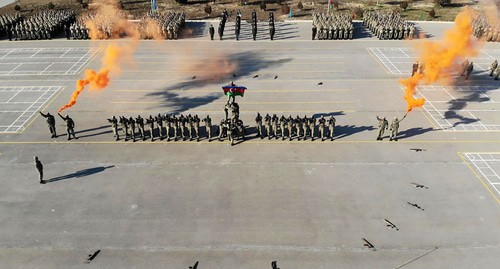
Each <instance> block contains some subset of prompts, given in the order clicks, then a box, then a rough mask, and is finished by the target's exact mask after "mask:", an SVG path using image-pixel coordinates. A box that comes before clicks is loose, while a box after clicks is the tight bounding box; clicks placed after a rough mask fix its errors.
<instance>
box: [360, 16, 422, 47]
mask: <svg viewBox="0 0 500 269" xmlns="http://www.w3.org/2000/svg"><path fill="white" fill-rule="evenodd" d="M363 25H365V26H367V27H368V29H370V31H371V32H372V33H373V34H374V35H376V36H377V37H378V39H380V40H387V39H399V40H401V39H412V38H413V37H414V36H415V24H414V23H412V22H408V21H406V20H405V19H403V17H401V14H400V13H399V12H384V11H366V12H365V13H363Z"/></svg>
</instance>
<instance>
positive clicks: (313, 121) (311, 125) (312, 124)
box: [309, 116, 316, 141]
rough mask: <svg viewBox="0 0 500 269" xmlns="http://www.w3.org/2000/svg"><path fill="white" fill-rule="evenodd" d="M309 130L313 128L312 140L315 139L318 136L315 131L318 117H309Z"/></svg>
mask: <svg viewBox="0 0 500 269" xmlns="http://www.w3.org/2000/svg"><path fill="white" fill-rule="evenodd" d="M309 130H311V141H314V137H315V136H316V135H315V132H316V119H315V118H314V116H312V117H311V118H310V119H309Z"/></svg>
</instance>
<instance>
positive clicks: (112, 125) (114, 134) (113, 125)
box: [108, 116, 120, 141]
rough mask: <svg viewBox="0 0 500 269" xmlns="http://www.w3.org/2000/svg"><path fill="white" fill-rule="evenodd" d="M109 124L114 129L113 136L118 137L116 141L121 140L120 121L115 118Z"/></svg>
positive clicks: (109, 120)
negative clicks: (119, 132)
mask: <svg viewBox="0 0 500 269" xmlns="http://www.w3.org/2000/svg"><path fill="white" fill-rule="evenodd" d="M108 122H109V123H111V128H112V129H113V136H114V137H116V141H118V140H120V135H119V134H118V120H117V119H116V117H115V116H113V118H111V119H108Z"/></svg>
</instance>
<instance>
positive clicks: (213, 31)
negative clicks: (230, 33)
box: [208, 24, 215, 40]
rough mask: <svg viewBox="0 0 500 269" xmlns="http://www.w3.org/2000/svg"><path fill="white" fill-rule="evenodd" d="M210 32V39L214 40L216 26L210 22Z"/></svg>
mask: <svg viewBox="0 0 500 269" xmlns="http://www.w3.org/2000/svg"><path fill="white" fill-rule="evenodd" d="M208 32H209V33H210V40H214V35H215V29H214V26H213V25H211V24H210V28H208Z"/></svg>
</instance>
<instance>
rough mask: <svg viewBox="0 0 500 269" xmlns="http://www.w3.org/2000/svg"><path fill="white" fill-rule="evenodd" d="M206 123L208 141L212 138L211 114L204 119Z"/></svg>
mask: <svg viewBox="0 0 500 269" xmlns="http://www.w3.org/2000/svg"><path fill="white" fill-rule="evenodd" d="M203 122H204V123H205V133H206V134H207V138H208V142H210V141H211V140H212V119H211V118H210V116H209V115H207V117H206V118H204V119H203Z"/></svg>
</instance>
